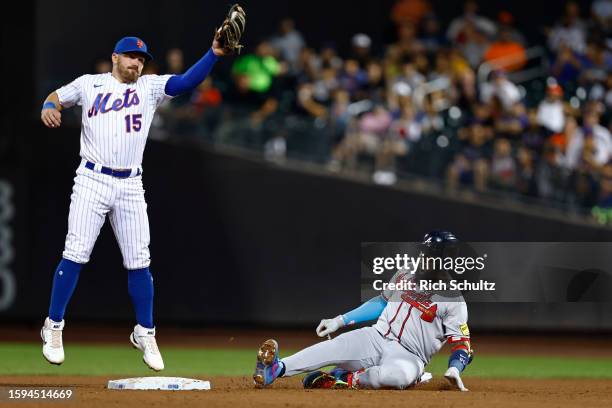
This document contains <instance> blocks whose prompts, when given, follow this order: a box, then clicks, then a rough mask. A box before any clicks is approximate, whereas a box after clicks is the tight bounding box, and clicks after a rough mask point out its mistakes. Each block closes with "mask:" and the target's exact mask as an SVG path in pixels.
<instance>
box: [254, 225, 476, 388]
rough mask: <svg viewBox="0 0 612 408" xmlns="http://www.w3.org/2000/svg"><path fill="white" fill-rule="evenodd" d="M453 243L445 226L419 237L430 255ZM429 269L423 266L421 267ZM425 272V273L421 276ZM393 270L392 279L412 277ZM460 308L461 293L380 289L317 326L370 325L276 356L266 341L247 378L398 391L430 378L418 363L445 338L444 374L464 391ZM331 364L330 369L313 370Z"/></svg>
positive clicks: (466, 342)
mask: <svg viewBox="0 0 612 408" xmlns="http://www.w3.org/2000/svg"><path fill="white" fill-rule="evenodd" d="M456 242H458V241H457V239H456V238H455V236H454V235H453V234H452V233H450V232H447V231H433V232H430V233H428V234H427V235H425V240H424V242H423V244H422V245H423V247H424V248H425V250H427V251H429V252H431V253H435V252H436V251H439V250H440V249H441V248H444V246H445V245H449V244H453V243H456ZM425 273H430V272H425ZM423 277H425V276H423ZM412 278H413V276H412V275H411V274H410V273H408V272H406V271H401V270H400V271H398V272H397V273H396V274H395V275H394V277H393V278H392V280H391V282H394V283H398V282H402V281H406V280H410V279H412ZM467 317H468V316H467V306H466V304H465V301H464V300H463V297H461V295H460V294H454V295H453V296H451V297H447V296H446V295H445V296H442V294H440V293H428V292H420V291H399V290H385V291H383V292H382V293H381V295H379V296H377V297H374V298H372V299H370V300H369V301H368V302H366V303H364V304H363V305H361V306H360V307H358V308H357V309H354V310H352V311H350V312H348V313H346V314H344V315H340V316H337V317H335V318H333V319H324V320H322V321H321V323H320V324H319V326H318V327H317V330H316V331H317V334H318V335H319V337H325V336H328V335H329V334H331V333H333V332H335V331H336V330H338V329H339V328H341V327H343V326H346V325H353V324H356V323H362V322H367V321H370V320H374V319H378V321H377V322H376V323H375V324H374V325H373V326H369V327H364V328H361V329H357V330H352V331H349V332H346V333H344V334H342V335H340V336H338V337H336V338H334V339H333V340H327V341H323V342H320V343H317V344H315V345H313V346H310V347H308V348H306V349H304V350H302V351H299V352H298V353H296V354H293V355H291V356H289V357H286V358H283V359H282V360H281V359H279V357H278V351H279V347H278V343H277V342H276V341H275V340H272V339H270V340H267V341H265V342H264V343H263V344H262V345H261V347H260V348H259V351H258V353H257V365H256V367H255V373H254V374H253V379H254V381H255V385H256V386H259V387H263V386H266V385H269V384H271V383H272V382H273V381H274V380H275V379H276V378H278V377H289V376H293V375H296V374H301V373H309V374H308V375H306V376H305V377H304V388H332V389H339V388H356V389H359V388H370V389H380V388H395V389H404V388H407V387H410V386H412V385H415V384H418V383H419V382H422V381H427V380H428V379H430V378H431V375H430V374H429V373H425V371H424V369H425V366H426V365H427V364H428V363H429V361H430V360H431V358H432V356H433V355H434V354H435V353H436V352H438V350H440V348H441V347H442V346H443V345H444V343H446V342H448V343H450V344H451V346H452V348H451V356H450V358H449V361H448V370H446V373H445V374H444V376H445V378H446V379H447V380H448V381H449V382H450V383H451V384H452V385H453V386H454V387H456V388H457V389H459V390H461V391H467V388H465V386H464V385H463V381H462V379H461V375H460V374H461V372H462V371H463V370H464V369H465V367H466V366H467V365H468V364H469V363H470V362H471V360H472V352H473V351H472V348H471V346H470V332H469V329H468V326H467ZM330 365H335V366H336V368H334V369H333V370H332V371H330V372H329V373H326V372H323V371H318V369H320V368H322V367H325V366H330Z"/></svg>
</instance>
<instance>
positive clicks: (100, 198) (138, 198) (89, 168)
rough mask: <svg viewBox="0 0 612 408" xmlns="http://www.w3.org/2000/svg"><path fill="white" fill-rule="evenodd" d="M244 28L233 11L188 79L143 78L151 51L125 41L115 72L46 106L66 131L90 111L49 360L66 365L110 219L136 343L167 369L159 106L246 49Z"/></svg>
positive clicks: (47, 118)
mask: <svg viewBox="0 0 612 408" xmlns="http://www.w3.org/2000/svg"><path fill="white" fill-rule="evenodd" d="M245 23H246V14H245V13H244V10H243V9H242V8H241V7H240V6H238V5H235V6H233V7H232V8H231V10H230V13H229V14H228V17H227V18H226V19H225V20H224V22H223V24H222V25H221V27H220V28H219V29H218V30H217V31H216V32H215V36H214V39H213V42H212V47H211V48H210V50H209V51H208V52H207V53H206V54H205V55H204V56H203V57H202V58H201V59H200V60H199V61H198V62H196V63H195V64H194V65H193V66H192V67H191V68H190V69H189V70H188V71H187V72H185V73H184V74H182V75H143V76H141V73H142V69H143V66H144V64H145V62H146V61H149V60H151V59H152V57H151V54H150V53H149V51H148V48H147V45H146V44H145V43H144V41H143V40H141V39H140V38H137V37H125V38H122V39H121V40H119V41H118V42H117V44H116V46H115V49H114V51H113V53H112V57H111V58H112V63H113V69H112V72H110V73H107V74H100V75H83V76H81V77H79V78H77V79H75V80H74V81H73V82H71V83H69V84H68V85H66V86H63V87H61V88H59V89H58V90H56V91H55V92H52V93H51V94H50V95H49V96H48V97H47V99H46V100H45V102H44V105H43V108H42V112H41V120H42V122H43V123H44V125H45V126H47V127H49V128H57V127H59V126H60V125H61V111H62V110H63V109H66V108H69V107H71V106H74V105H80V106H82V109H83V112H82V123H81V153H80V155H81V163H80V165H79V167H78V169H77V171H76V177H75V179H74V188H73V190H72V195H71V203H70V213H69V216H68V234H67V236H66V242H65V247H64V252H63V254H62V259H61V261H60V263H59V265H58V266H57V269H56V270H55V275H54V277H53V289H52V291H51V302H50V306H49V315H48V317H47V318H46V319H45V322H44V325H43V327H42V330H41V337H42V341H43V347H42V351H43V355H44V357H45V358H46V359H47V360H48V361H49V362H50V363H52V364H62V363H63V362H64V348H63V343H62V331H63V329H64V313H65V311H66V307H67V305H68V302H69V300H70V297H71V296H72V294H73V292H74V289H75V287H76V285H77V281H78V279H79V274H80V272H81V269H82V267H83V265H84V264H86V263H87V262H88V261H89V256H90V254H91V251H92V249H93V247H94V244H95V242H96V239H97V237H98V234H99V232H100V228H101V227H102V225H103V224H104V221H105V219H106V217H107V216H108V218H109V220H110V223H111V226H112V228H113V231H114V233H115V237H116V238H117V242H118V243H119V247H120V249H121V254H122V256H123V264H124V266H125V268H126V269H127V272H128V273H127V275H128V276H127V277H128V292H129V295H130V297H131V299H132V302H133V305H134V310H135V314H136V322H137V324H136V326H135V327H134V330H133V332H132V334H131V335H130V340H131V342H132V344H133V346H134V347H135V348H137V349H139V350H141V351H142V352H143V359H144V362H145V363H146V364H147V365H148V366H149V367H150V368H151V369H153V370H156V371H159V370H162V369H163V368H164V362H163V359H162V356H161V354H160V352H159V349H158V347H157V342H156V341H155V325H154V323H153V277H152V275H151V272H150V270H149V265H150V262H151V261H150V255H149V240H150V238H149V221H148V217H147V204H146V202H145V198H144V190H143V184H142V167H141V163H142V156H143V152H144V148H145V143H146V141H147V135H148V132H149V128H150V126H151V121H152V120H153V115H154V114H155V110H156V109H157V107H158V106H159V105H160V104H161V103H162V102H164V101H165V100H167V99H170V98H172V97H174V96H177V95H180V94H183V93H185V92H189V91H191V90H193V89H195V88H196V87H197V86H198V84H200V83H201V82H202V81H203V80H204V79H205V78H206V77H207V75H208V73H209V72H210V70H211V69H212V67H213V65H214V64H215V62H216V60H217V58H218V57H220V56H223V55H229V54H231V53H232V52H234V51H236V50H239V49H240V47H241V45H240V44H239V40H240V37H241V35H242V33H243V30H244V27H245ZM109 301H110V300H109Z"/></svg>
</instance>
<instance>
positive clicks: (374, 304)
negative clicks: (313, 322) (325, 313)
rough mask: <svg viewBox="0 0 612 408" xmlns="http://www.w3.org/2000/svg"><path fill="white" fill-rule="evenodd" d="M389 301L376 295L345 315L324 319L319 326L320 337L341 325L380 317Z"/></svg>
mask: <svg viewBox="0 0 612 408" xmlns="http://www.w3.org/2000/svg"><path fill="white" fill-rule="evenodd" d="M386 306H387V301H386V300H385V298H384V297H382V296H376V297H373V298H372V299H370V300H368V301H367V302H365V303H364V304H362V305H361V306H359V307H358V308H356V309H353V310H351V311H350V312H348V313H345V314H344V315H339V316H336V317H334V318H333V319H323V320H321V323H319V326H318V327H317V334H318V335H319V337H325V336H327V335H329V334H331V333H333V332H335V331H336V330H338V329H339V328H341V327H344V326H346V325H351V324H357V323H363V322H368V321H370V320H374V319H378V317H379V316H380V314H381V313H382V312H383V310H385V307H386Z"/></svg>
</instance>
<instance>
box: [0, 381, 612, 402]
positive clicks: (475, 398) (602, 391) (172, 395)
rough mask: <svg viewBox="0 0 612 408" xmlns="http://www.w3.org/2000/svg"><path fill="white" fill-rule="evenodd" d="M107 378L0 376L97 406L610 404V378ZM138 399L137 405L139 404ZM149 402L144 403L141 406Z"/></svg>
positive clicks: (14, 384)
mask: <svg viewBox="0 0 612 408" xmlns="http://www.w3.org/2000/svg"><path fill="white" fill-rule="evenodd" d="M109 379H110V378H108V377H0V387H2V388H4V387H24V386H30V387H41V388H42V387H51V386H55V387H60V386H61V387H74V392H75V399H74V400H72V401H71V402H63V403H60V402H47V403H45V404H42V405H41V404H40V403H36V402H32V403H30V402H25V401H21V402H18V403H17V402H15V403H13V404H11V403H7V400H6V399H4V400H2V401H0V406H14V407H22V408H26V407H38V406H49V407H54V406H66V407H70V406H72V407H75V406H86V407H91V408H97V407H134V406H147V407H181V408H187V407H207V408H215V407H234V408H238V407H283V408H286V407H351V408H354V407H369V408H372V407H376V406H378V407H381V406H385V407H407V406H408V407H419V408H427V407H432V408H440V407H465V406H469V407H521V408H526V407H577V406H601V407H604V406H612V394H610V381H605V380H489V379H487V380H485V379H468V381H467V385H468V386H469V388H470V391H469V392H463V393H462V392H458V391H454V390H450V389H449V387H448V386H447V384H446V383H445V382H443V381H441V380H440V379H434V380H433V381H432V382H431V383H429V384H425V385H422V386H420V387H416V388H413V389H410V390H404V391H391V390H389V391H386V390H384V391H381V390H379V391H366V390H340V391H331V390H309V391H305V390H303V389H302V388H301V383H300V380H299V379H298V378H291V379H283V380H280V381H278V382H277V383H275V384H274V386H273V387H271V388H269V389H263V390H259V389H254V388H253V387H252V385H251V380H250V379H249V378H247V377H213V378H208V380H210V381H211V383H212V388H213V389H212V390H210V391H115V390H107V389H106V383H107V381H108V380H109ZM137 404H138V405H137ZM142 404H145V405H142Z"/></svg>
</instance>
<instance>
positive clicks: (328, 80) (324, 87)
mask: <svg viewBox="0 0 612 408" xmlns="http://www.w3.org/2000/svg"><path fill="white" fill-rule="evenodd" d="M339 86H340V84H339V81H338V72H337V70H336V68H333V67H331V66H324V67H323V68H322V69H321V71H320V74H319V77H318V79H317V80H316V81H315V82H314V83H313V85H312V94H313V98H314V99H315V100H317V101H318V102H319V103H322V104H324V105H326V106H329V105H331V100H332V94H333V93H334V91H335V90H336V89H338V87H339Z"/></svg>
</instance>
